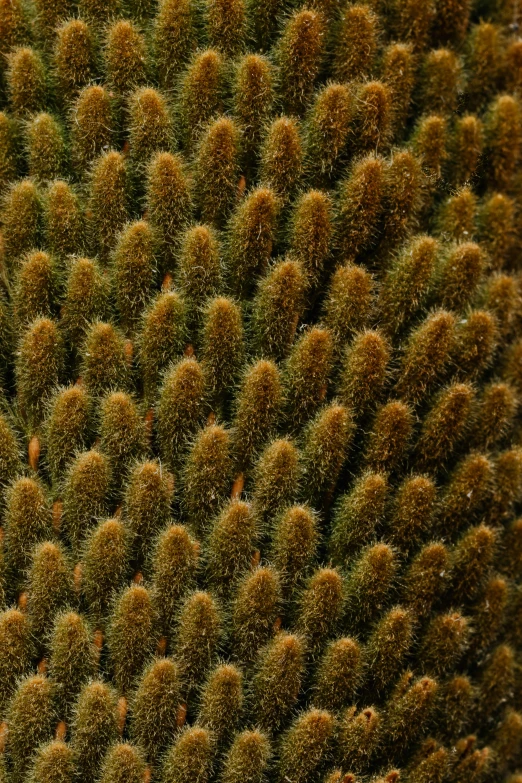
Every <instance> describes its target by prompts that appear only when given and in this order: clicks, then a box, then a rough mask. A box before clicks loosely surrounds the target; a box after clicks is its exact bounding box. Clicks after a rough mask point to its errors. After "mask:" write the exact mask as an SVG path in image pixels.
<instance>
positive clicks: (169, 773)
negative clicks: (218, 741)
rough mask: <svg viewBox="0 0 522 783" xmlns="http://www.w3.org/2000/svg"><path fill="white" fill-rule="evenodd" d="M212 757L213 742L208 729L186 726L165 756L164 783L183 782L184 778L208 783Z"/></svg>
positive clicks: (163, 767)
mask: <svg viewBox="0 0 522 783" xmlns="http://www.w3.org/2000/svg"><path fill="white" fill-rule="evenodd" d="M213 759H214V742H213V738H212V735H211V733H210V731H208V730H207V729H204V728H202V727H200V726H188V727H187V728H186V729H184V731H182V732H181V733H180V734H179V736H178V737H177V739H176V740H175V742H174V743H173V745H172V747H171V748H170V750H169V751H168V753H167V755H166V756H165V760H164V762H163V766H162V780H164V781H165V783H184V781H186V780H197V781H200V783H208V781H209V780H210V775H211V773H212V769H213Z"/></svg>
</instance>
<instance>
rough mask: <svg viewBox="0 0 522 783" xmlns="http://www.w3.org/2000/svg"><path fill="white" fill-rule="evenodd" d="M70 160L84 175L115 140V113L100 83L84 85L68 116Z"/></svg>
mask: <svg viewBox="0 0 522 783" xmlns="http://www.w3.org/2000/svg"><path fill="white" fill-rule="evenodd" d="M71 137H72V143H73V151H74V152H73V162H74V166H75V168H76V171H77V172H78V173H79V174H80V175H83V174H84V173H85V172H86V171H87V170H88V168H89V166H90V165H91V164H92V162H93V161H94V160H95V158H96V157H97V156H98V155H100V154H101V153H102V152H103V151H104V150H106V149H107V148H108V147H110V146H111V144H112V142H113V139H114V114H113V106H112V100H111V96H110V94H109V92H108V91H107V90H106V89H104V88H103V87H101V86H100V85H92V86H89V87H85V88H84V89H83V90H82V91H81V92H80V94H79V96H78V98H77V100H76V101H75V103H74V107H73V111H72V116H71Z"/></svg>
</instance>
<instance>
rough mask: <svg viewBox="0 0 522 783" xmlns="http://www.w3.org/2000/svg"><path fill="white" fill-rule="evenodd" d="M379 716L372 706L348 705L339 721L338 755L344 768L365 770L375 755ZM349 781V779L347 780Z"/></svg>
mask: <svg viewBox="0 0 522 783" xmlns="http://www.w3.org/2000/svg"><path fill="white" fill-rule="evenodd" d="M380 721H381V716H380V714H379V713H378V712H377V710H375V709H374V708H373V707H369V708H366V709H364V710H361V712H359V713H357V708H356V707H348V709H347V710H345V712H344V713H343V715H342V716H341V720H340V723H339V757H340V760H341V761H342V763H343V766H344V767H345V768H346V769H353V770H354V771H355V772H357V773H360V772H366V771H367V770H368V767H369V765H370V763H371V761H372V760H373V758H374V756H375V751H376V746H377V742H378V738H379V736H378V730H379V729H380ZM349 783H351V781H350V782H349Z"/></svg>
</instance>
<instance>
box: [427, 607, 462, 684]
mask: <svg viewBox="0 0 522 783" xmlns="http://www.w3.org/2000/svg"><path fill="white" fill-rule="evenodd" d="M469 633H470V627H469V623H468V621H467V620H466V618H465V617H463V616H462V615H461V614H459V613H458V612H449V613H448V614H439V615H437V616H436V617H434V619H433V620H432V621H431V622H430V624H429V626H428V628H427V629H426V631H425V633H424V635H423V637H422V641H421V644H420V650H419V658H421V659H422V666H423V669H424V671H426V672H429V673H431V674H434V675H436V676H442V675H444V674H446V673H448V672H449V671H451V670H452V669H453V668H454V667H455V665H456V664H457V663H458V662H459V660H460V659H461V658H462V656H463V654H464V652H465V650H466V647H467V644H468V639H469Z"/></svg>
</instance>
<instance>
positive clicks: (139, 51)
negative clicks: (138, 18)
mask: <svg viewBox="0 0 522 783" xmlns="http://www.w3.org/2000/svg"><path fill="white" fill-rule="evenodd" d="M104 60H105V69H106V73H107V81H108V83H109V86H110V87H111V88H112V89H113V90H114V92H116V94H119V95H120V96H121V95H125V94H126V93H128V92H129V91H130V90H132V89H134V88H135V87H138V86H139V85H141V84H143V82H144V81H145V80H146V73H147V50H146V46H145V41H144V38H143V35H142V34H141V33H140V31H139V29H138V27H137V26H136V25H135V24H134V23H133V22H131V21H129V20H127V19H120V20H118V21H117V22H114V24H112V25H111V26H110V27H109V29H108V31H107V38H106V41H105V50H104Z"/></svg>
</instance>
